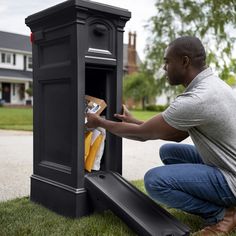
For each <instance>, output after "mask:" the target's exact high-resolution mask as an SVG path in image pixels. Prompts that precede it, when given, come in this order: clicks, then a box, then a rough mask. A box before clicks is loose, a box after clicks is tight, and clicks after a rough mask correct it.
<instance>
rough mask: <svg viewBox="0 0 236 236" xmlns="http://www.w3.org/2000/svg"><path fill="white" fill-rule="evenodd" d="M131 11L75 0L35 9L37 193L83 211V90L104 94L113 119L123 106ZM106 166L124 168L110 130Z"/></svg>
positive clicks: (86, 209)
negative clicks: (126, 35)
mask: <svg viewBox="0 0 236 236" xmlns="http://www.w3.org/2000/svg"><path fill="white" fill-rule="evenodd" d="M130 16H131V14H130V12H129V11H127V10H125V9H121V8H116V7H112V6H108V5H104V4H99V3H95V2H92V1H84V0H70V1H65V2H63V3H61V4H58V5H56V6H53V7H51V8H48V9H46V10H43V11H41V12H38V13H36V14H33V15H30V16H29V17H27V18H26V20H25V22H26V25H27V26H29V27H30V29H31V32H32V37H31V38H32V50H33V89H34V108H33V109H34V111H33V114H34V157H33V174H32V176H31V193H30V198H31V200H32V201H35V202H38V203H40V204H42V205H44V206H46V207H48V208H50V209H52V210H54V211H55V212H58V213H60V214H63V215H66V216H70V217H81V216H84V215H86V214H89V213H90V212H91V207H90V203H89V199H88V196H87V192H86V189H85V188H84V176H85V175H86V171H85V170H84V137H85V132H84V131H85V130H84V129H85V127H84V120H85V114H84V100H85V95H86V94H87V95H90V96H94V97H97V98H101V99H104V100H105V101H106V103H107V108H106V109H105V110H104V111H103V113H102V115H104V116H105V117H106V118H108V119H114V118H113V114H114V113H118V112H121V107H122V76H123V75H122V71H123V61H122V60H123V31H124V26H125V24H126V22H127V21H128V20H129V19H130ZM101 170H112V171H116V172H118V173H120V174H121V173H122V141H121V139H120V138H118V137H116V136H114V135H112V134H109V133H107V135H106V143H105V150H104V154H103V157H102V161H101Z"/></svg>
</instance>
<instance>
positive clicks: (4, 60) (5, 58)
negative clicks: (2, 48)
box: [1, 53, 11, 64]
mask: <svg viewBox="0 0 236 236" xmlns="http://www.w3.org/2000/svg"><path fill="white" fill-rule="evenodd" d="M1 61H2V63H8V64H10V63H11V54H10V53H2V54H1Z"/></svg>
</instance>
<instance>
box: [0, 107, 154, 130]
mask: <svg viewBox="0 0 236 236" xmlns="http://www.w3.org/2000/svg"><path fill="white" fill-rule="evenodd" d="M131 113H132V115H133V116H134V117H136V118H137V119H139V120H144V121H145V120H148V119H149V118H151V117H153V116H154V115H156V114H157V112H152V111H141V110H135V111H131ZM0 129H8V130H26V131H32V130H33V109H32V108H8V107H0Z"/></svg>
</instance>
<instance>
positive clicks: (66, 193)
mask: <svg viewBox="0 0 236 236" xmlns="http://www.w3.org/2000/svg"><path fill="white" fill-rule="evenodd" d="M30 199H31V200H32V201H33V202H36V203H39V204H42V205H43V206H45V207H47V208H49V209H51V210H53V211H55V212H56V213H59V214H61V215H63V216H68V217H72V218H77V217H82V216H85V215H88V214H90V213H91V212H92V209H91V205H90V203H89V202H88V196H87V191H86V190H85V189H84V188H80V189H75V188H72V187H70V186H67V185H63V184H61V183H58V182H55V181H52V180H49V179H46V178H43V177H40V176H37V175H32V176H31V193H30Z"/></svg>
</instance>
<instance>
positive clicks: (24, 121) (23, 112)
mask: <svg viewBox="0 0 236 236" xmlns="http://www.w3.org/2000/svg"><path fill="white" fill-rule="evenodd" d="M32 124H33V110H32V108H8V107H0V129H9V130H28V131H29V130H30V131H31V130H33V125H32Z"/></svg>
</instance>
